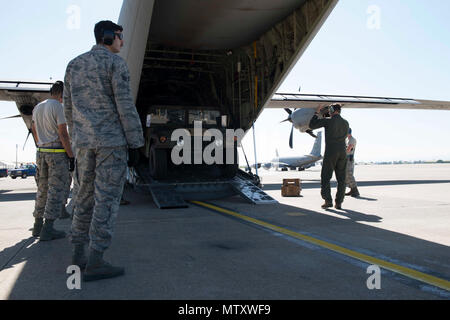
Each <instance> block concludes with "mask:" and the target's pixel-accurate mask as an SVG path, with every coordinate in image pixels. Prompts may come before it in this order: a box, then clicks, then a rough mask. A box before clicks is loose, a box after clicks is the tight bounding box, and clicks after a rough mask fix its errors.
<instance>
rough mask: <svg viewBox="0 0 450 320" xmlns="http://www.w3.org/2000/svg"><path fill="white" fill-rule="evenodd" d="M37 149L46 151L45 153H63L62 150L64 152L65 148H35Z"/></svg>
mask: <svg viewBox="0 0 450 320" xmlns="http://www.w3.org/2000/svg"><path fill="white" fill-rule="evenodd" d="M37 151H39V152H46V153H64V152H66V150H65V149H49V148H37Z"/></svg>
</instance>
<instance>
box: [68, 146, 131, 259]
mask: <svg viewBox="0 0 450 320" xmlns="http://www.w3.org/2000/svg"><path fill="white" fill-rule="evenodd" d="M75 152H76V156H75V158H76V165H75V172H74V180H76V181H74V185H78V191H77V193H76V195H75V198H74V201H75V202H74V215H73V220H72V227H71V232H70V233H71V235H70V237H71V242H72V243H73V244H77V243H89V247H90V248H92V249H94V250H97V251H101V252H103V251H105V250H106V249H108V247H109V246H110V245H111V240H112V236H113V232H114V223H115V220H116V217H117V213H118V211H119V204H120V198H121V196H122V191H123V187H124V183H125V174H126V169H127V148H126V147H125V146H123V147H114V148H97V149H86V148H77V149H76V151H75Z"/></svg>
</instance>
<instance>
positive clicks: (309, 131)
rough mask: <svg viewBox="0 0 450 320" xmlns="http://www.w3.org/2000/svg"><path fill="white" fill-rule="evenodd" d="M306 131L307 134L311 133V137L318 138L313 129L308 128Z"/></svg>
mask: <svg viewBox="0 0 450 320" xmlns="http://www.w3.org/2000/svg"><path fill="white" fill-rule="evenodd" d="M305 132H306V133H307V134H309V135H310V136H311V137H313V138H317V136H316V135H315V134H314V133H313V131H312V130H306V131H305Z"/></svg>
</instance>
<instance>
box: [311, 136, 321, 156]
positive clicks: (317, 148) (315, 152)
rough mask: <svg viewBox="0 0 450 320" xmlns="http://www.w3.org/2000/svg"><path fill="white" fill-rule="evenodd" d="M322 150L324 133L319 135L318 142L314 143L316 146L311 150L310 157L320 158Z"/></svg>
mask: <svg viewBox="0 0 450 320" xmlns="http://www.w3.org/2000/svg"><path fill="white" fill-rule="evenodd" d="M321 149H322V131H319V133H317V138H316V141H315V142H314V146H313V148H312V150H311V153H310V155H312V156H316V157H320V151H321Z"/></svg>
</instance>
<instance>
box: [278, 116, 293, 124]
mask: <svg viewBox="0 0 450 320" xmlns="http://www.w3.org/2000/svg"><path fill="white" fill-rule="evenodd" d="M286 121H289V122H292V120H291V117H289V118H287V119H285V120H283V121H280V123H283V122H286Z"/></svg>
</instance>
